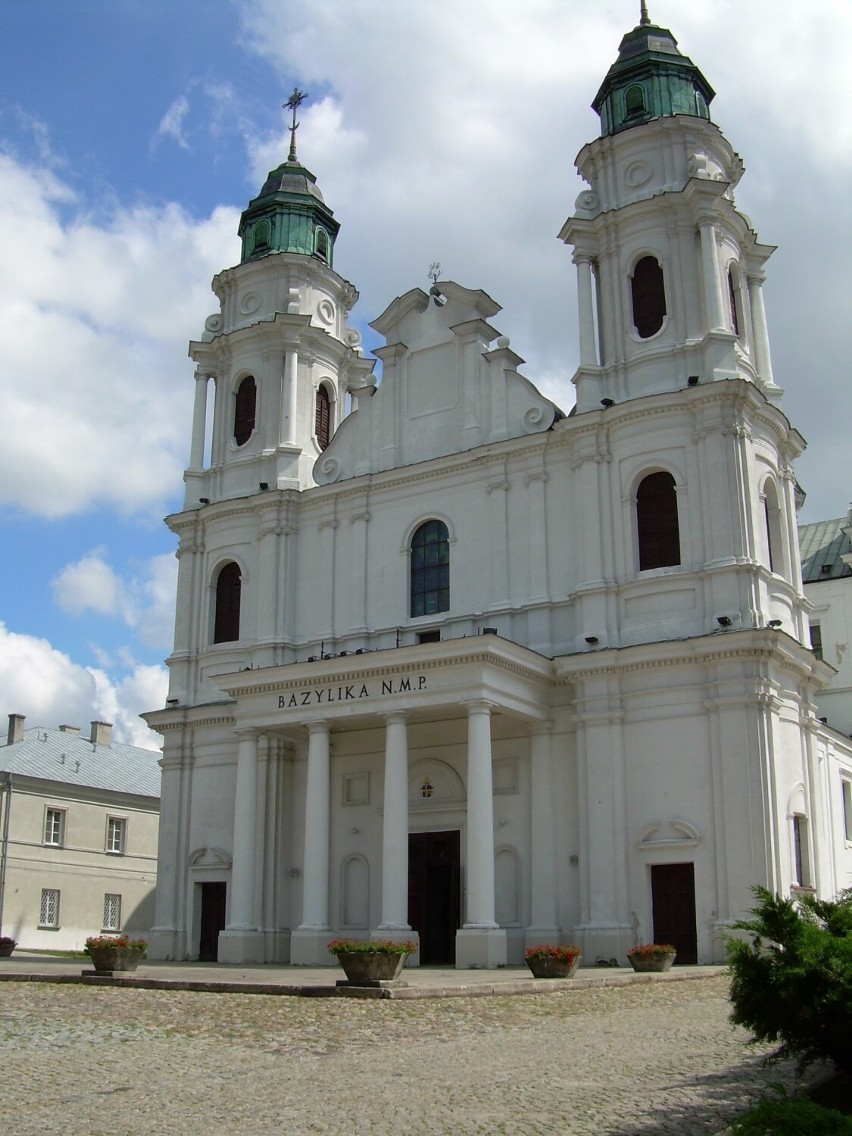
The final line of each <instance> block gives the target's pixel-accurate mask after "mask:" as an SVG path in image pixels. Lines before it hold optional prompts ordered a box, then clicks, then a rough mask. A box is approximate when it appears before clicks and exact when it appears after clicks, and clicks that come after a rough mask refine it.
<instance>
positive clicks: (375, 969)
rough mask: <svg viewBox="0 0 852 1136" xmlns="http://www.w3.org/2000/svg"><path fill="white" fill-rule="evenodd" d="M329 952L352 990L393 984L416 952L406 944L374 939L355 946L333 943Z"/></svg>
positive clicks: (339, 941)
mask: <svg viewBox="0 0 852 1136" xmlns="http://www.w3.org/2000/svg"><path fill="white" fill-rule="evenodd" d="M328 949H329V950H330V951H331V953H332V954H333V955H335V957H336V958H337V961H338V962H339V963H340V965H341V966H342V967H343V973H344V974H345V975H346V981H347V982H349V983H350V985H352V986H378V985H379V984H380V983H382V982H396V981H397V980H398V978H399V974H400V971H401V970H402V968H403V966H405V960H406V959H407V958H408V956H409V955H410V954H413V953H414V951H416V950H417V944H416V943H413V942H411V941H409V940H406V941H405V942H403V943H396V942H393V941H392V940H389V939H388V940H385V939H374V940H370V941H365V942H358V941H354V940H347V939H335V940H333V941H332V942H330V943H329V944H328Z"/></svg>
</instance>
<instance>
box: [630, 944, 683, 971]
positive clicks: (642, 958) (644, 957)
mask: <svg viewBox="0 0 852 1136" xmlns="http://www.w3.org/2000/svg"><path fill="white" fill-rule="evenodd" d="M676 958H677V952H676V951H673V950H670V951H663V950H656V951H654V950H647V949H644V950H640V951H639V952H635V953H632V954H631V953H630V952H628V955H627V959H628V961H629V963H630V965H631V966H632V967H633V969H634V970H635V971H637V972H638V973H640V974H648V973H651V974H663V973H664V972H665V971H667V970H671V968H672V963H673V962H674V960H675V959H676Z"/></svg>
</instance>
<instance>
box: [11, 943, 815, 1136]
mask: <svg viewBox="0 0 852 1136" xmlns="http://www.w3.org/2000/svg"><path fill="white" fill-rule="evenodd" d="M19 967H20V963H19ZM23 969H26V968H21V969H20V970H19V976H20V974H22V973H23ZM41 969H42V971H48V972H49V971H50V968H49V967H45V966H42V967H41ZM72 969H73V968H72ZM150 969H151V970H153V969H154V968H153V967H152V968H150ZM191 969H192V970H196V969H199V968H191ZM280 969H281V968H279V970H280ZM4 970H5V972H6V973H8V972H9V970H10V967H9V964H8V963H7V964H6V966H5V967H4ZM177 970H178V968H163V970H162V971H161V974H162V975H166V974H167V973H169V972H171V973H174V972H176V971H177ZM60 971H61V972H65V973H68V974H70V973H71V971H70V970H69V969H68V967H67V964H65V965H64V966H60V967H59V968H58V971H54V975H58V973H59V972H60ZM76 971H77V974H78V975H79V972H80V965H79V963H77V964H76ZM208 973H209V972H208ZM215 973H217V974H219V975H222V974H223V971H222V968H218V969H216V971H215ZM289 973H290V975H292V970H290V971H289ZM581 973H582V972H581ZM445 975H446V976H447V977H446V981H449V980H450V979H451V978H452V972H445ZM267 977H268V969H267ZM329 977H330V976H329V975H326V976H325V978H324V980H325V982H326V983H327V982H328V979H329ZM466 977H470V972H463V973H462V974H459V975H457V977H456V982H457V983H459V984H460V982H461V980H462V979H463V978H466ZM475 977H476V978H478V979H479V981H480V983H481V984H482V983H485V982H486V981H487V979H488V976H487V975H485V974H483V973H482V972H479V973H478V974H477V975H476V976H475ZM490 977H491V979H493V978H494V975H493V974H492V975H491V976H490ZM600 977H601V976H597V975H595V973H594V972H589V973H587V981H585V982H582V981H581V982H576V980H572V982H571V983H570V984H567V985H568V988H567V989H565V990H564V991H560V992H552V991H551V990H548V991H547V992H543V993H533V994H528V995H526V996H518V995H517V994H512V995H509V994H505V995H501V994H500V993H497V994H492V995H490V996H488V997H452V998H443V997H428V998H425V999H405V1000H361V999H352V998H316V997H313V998H298V997H274V996H259V995H258V994H246V993H212V992H195V991H189V990H184V989H177V988H174V987H171V988H166V989H144V988H127V987H125V988H121V987H115V986H108V985H106V986H105V985H97V986H96V985H80V984H57V983H55V982H41V981H39V982H21V981H2V982H0V1068H2V1070H3V1076H2V1082H0V1132H3V1133H4V1134H6V1136H36V1134H37V1136H42V1134H43V1133H45V1132H49V1131H50V1132H55V1131H61V1132H62V1133H63V1136H125V1134H128V1136H129V1134H131V1133H133V1134H134V1136H136V1134H142V1136H147V1134H151V1136H155V1134H156V1136H160V1134H162V1136H167V1134H172V1133H180V1134H181V1136H185V1134H191V1136H195V1134H203V1136H225V1134H226V1133H227V1134H228V1136H243V1134H245V1136H249V1134H251V1136H258V1134H261V1136H263V1134H266V1133H276V1134H287V1136H302V1134H311V1133H326V1134H333V1136H386V1134H391V1133H392V1134H394V1136H396V1134H411V1136H420V1134H423V1136H425V1134H427V1133H429V1134H430V1136H456V1134H458V1136H467V1134H471V1136H472V1134H477V1136H498V1134H499V1136H503V1134H506V1136H510V1134H517V1136H521V1134H524V1136H526V1134H536V1136H538V1134H542V1136H544V1134H548V1136H549V1134H551V1133H560V1134H561V1133H565V1134H583V1136H591V1134H594V1136H662V1134H664V1133H665V1134H670V1133H672V1134H673V1133H682V1134H690V1136H692V1134H695V1136H698V1134H705V1133H707V1134H709V1133H719V1132H723V1131H724V1130H725V1127H726V1124H727V1122H728V1120H729V1119H730V1118H731V1117H732V1116H734V1115H736V1114H737V1113H738V1112H740V1111H742V1110H743V1109H744V1108H746V1107H748V1105H749V1104H750V1103H752V1102H753V1101H755V1100H756V1099H757V1098H758V1097H759V1096H760V1095H761V1093H762V1092H763V1091H764V1090H766V1089H767V1087H768V1086H770V1085H771V1084H773V1083H779V1082H781V1083H785V1084H787V1085H790V1086H792V1085H793V1084H794V1083H795V1076H794V1071H793V1069H792V1067H791V1065H789V1064H780V1065H779V1064H775V1065H772V1066H766V1065H765V1064H764V1063H763V1061H762V1056H763V1054H764V1053H765V1052H766V1051H765V1050H763V1049H758V1050H755V1049H754V1048H752V1047H750V1046H749V1045H748V1044H747V1042H748V1038H747V1035H746V1034H745V1033H744V1032H743V1031H742V1030H739V1029H736V1028H734V1027H732V1026H731V1024H730V1022H729V1021H728V1013H729V1005H728V1001H727V991H728V982H727V979H726V977H725V976H724V974H723V973H720V972H719V971H714V972H710V973H708V974H707V975H706V976H700V977H694V978H693V980H691V981H690V980H684V979H680V980H674V981H645V982H642V983H634V982H626V983H617V982H616V983H615V984H611V985H597V984H594V983H595V982H596V980H597V979H598V978H600ZM614 977H615V976H614ZM624 977H625V978H626V977H627V976H626V975H625V976H624ZM500 979H502V981H504V982H506V983H508V985H507V987H506V988H507V989H511V988H512V985H513V983H516V982H520V981H523V975H522V974H521V973H520V972H518V973H516V974H515V975H511V974H501V975H500ZM420 981H421V983H426V984H428V981H429V978H428V977H427V972H423V976H421V979H420ZM432 981H433V984H434V975H433V976H432Z"/></svg>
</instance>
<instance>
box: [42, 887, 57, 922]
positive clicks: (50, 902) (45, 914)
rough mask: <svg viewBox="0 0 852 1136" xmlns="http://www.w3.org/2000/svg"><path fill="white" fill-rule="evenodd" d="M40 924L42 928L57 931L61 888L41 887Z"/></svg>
mask: <svg viewBox="0 0 852 1136" xmlns="http://www.w3.org/2000/svg"><path fill="white" fill-rule="evenodd" d="M38 925H39V927H41V928H45V929H49V930H51V931H55V930H56V929H57V928H58V927H59V889H58V888H42V889H41V909H40V911H39V917H38Z"/></svg>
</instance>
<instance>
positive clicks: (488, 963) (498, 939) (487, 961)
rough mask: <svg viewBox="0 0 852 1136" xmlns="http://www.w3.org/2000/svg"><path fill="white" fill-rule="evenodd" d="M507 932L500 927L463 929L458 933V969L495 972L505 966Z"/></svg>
mask: <svg viewBox="0 0 852 1136" xmlns="http://www.w3.org/2000/svg"><path fill="white" fill-rule="evenodd" d="M507 956H508V948H507V944H506V932H505V931H504V930H502V929H501V928H500V927H494V928H490V927H483V928H479V927H462V929H461V930H460V931H456V969H457V970H474V969H482V970H494V969H496V967H498V966H505V965H506V959H507Z"/></svg>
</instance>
